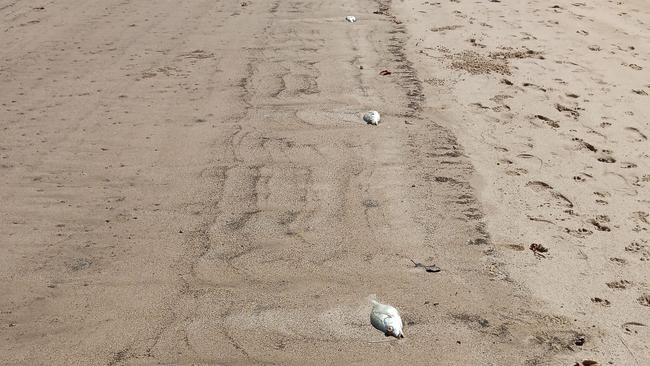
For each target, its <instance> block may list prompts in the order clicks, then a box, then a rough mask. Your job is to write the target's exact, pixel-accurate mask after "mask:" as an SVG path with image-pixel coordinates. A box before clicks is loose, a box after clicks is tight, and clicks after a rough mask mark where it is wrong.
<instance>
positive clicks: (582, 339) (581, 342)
mask: <svg viewBox="0 0 650 366" xmlns="http://www.w3.org/2000/svg"><path fill="white" fill-rule="evenodd" d="M586 341H587V339H586V338H585V336H583V335H579V336H577V337H576V339H575V340H574V341H573V343H574V344H575V345H576V346H579V347H581V346H583V345H584V344H585V342H586Z"/></svg>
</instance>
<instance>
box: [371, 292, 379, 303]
mask: <svg viewBox="0 0 650 366" xmlns="http://www.w3.org/2000/svg"><path fill="white" fill-rule="evenodd" d="M368 301H369V302H370V303H371V304H372V305H377V304H379V301H377V295H375V294H371V295H368Z"/></svg>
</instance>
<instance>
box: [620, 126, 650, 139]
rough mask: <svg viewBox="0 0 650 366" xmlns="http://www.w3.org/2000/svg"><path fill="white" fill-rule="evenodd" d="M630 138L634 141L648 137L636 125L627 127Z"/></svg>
mask: <svg viewBox="0 0 650 366" xmlns="http://www.w3.org/2000/svg"><path fill="white" fill-rule="evenodd" d="M624 130H625V131H626V132H627V135H628V139H629V140H630V141H633V142H642V141H647V140H648V137H647V136H646V135H645V134H644V133H643V132H641V131H639V129H638V128H636V127H625V129H624Z"/></svg>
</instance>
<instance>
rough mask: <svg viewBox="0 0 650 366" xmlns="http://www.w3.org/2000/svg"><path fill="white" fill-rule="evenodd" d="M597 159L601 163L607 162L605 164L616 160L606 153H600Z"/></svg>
mask: <svg viewBox="0 0 650 366" xmlns="http://www.w3.org/2000/svg"><path fill="white" fill-rule="evenodd" d="M597 160H598V161H600V162H601V163H607V164H612V163H615V162H616V159H614V157H613V156H610V155H608V154H600V156H598V158H597Z"/></svg>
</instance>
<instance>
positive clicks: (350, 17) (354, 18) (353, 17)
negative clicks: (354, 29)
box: [345, 15, 357, 23]
mask: <svg viewBox="0 0 650 366" xmlns="http://www.w3.org/2000/svg"><path fill="white" fill-rule="evenodd" d="M345 20H347V21H348V22H350V23H354V22H356V21H357V17H355V16H354V15H348V16H347V17H345Z"/></svg>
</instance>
